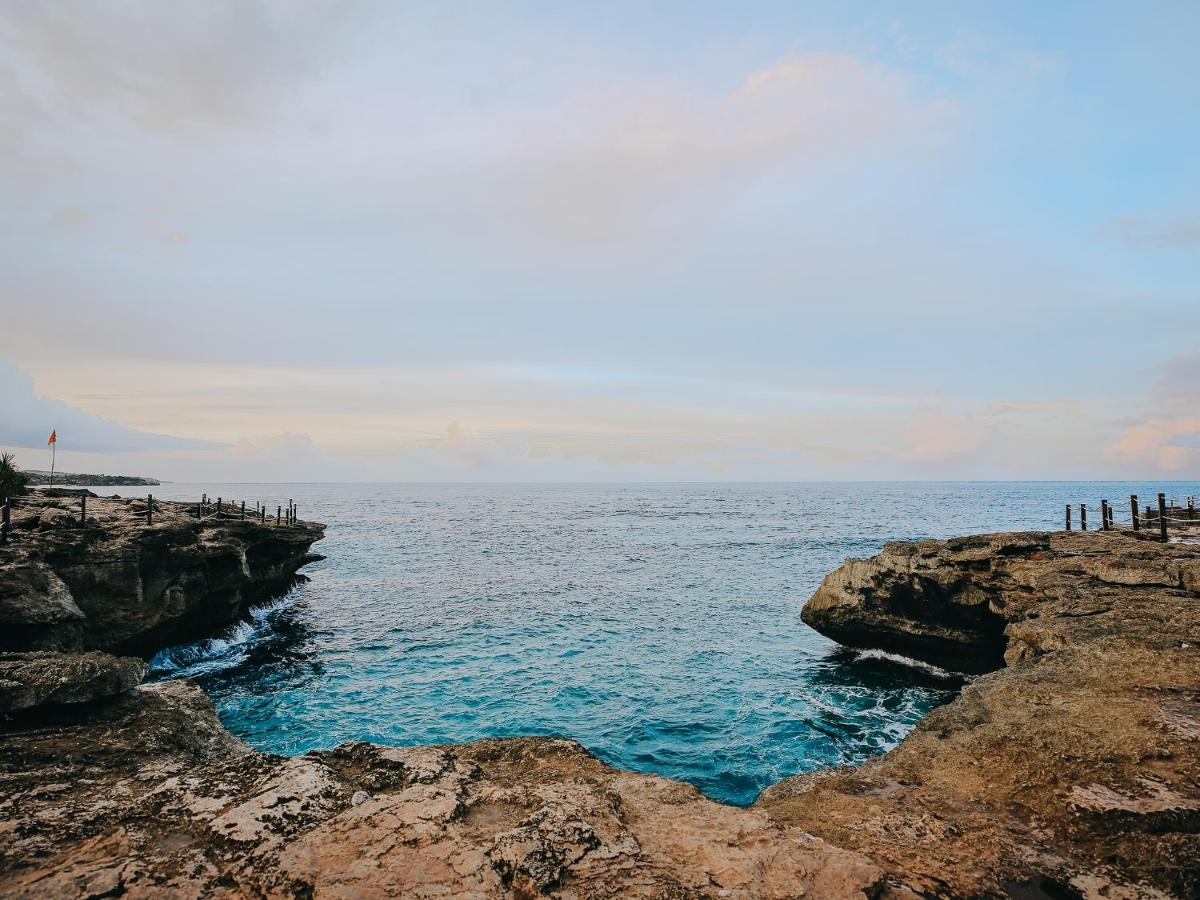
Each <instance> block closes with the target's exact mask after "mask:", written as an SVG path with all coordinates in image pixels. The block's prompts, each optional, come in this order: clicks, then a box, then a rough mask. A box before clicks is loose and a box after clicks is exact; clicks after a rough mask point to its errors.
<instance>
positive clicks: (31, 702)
mask: <svg viewBox="0 0 1200 900" xmlns="http://www.w3.org/2000/svg"><path fill="white" fill-rule="evenodd" d="M145 675H146V664H145V663H144V662H143V661H142V660H140V659H136V658H133V657H128V656H126V657H119V656H110V655H109V654H107V653H54V652H40V653H0V713H13V712H22V711H25V710H30V709H34V708H36V707H39V706H48V705H60V704H64V703H90V702H92V701H95V700H103V699H105V698H108V697H114V696H116V695H118V694H123V693H125V692H126V691H131V690H133V689H134V688H135V687H137V686H138V685H139V684H140V683H141V681H142V679H143V678H144V677H145Z"/></svg>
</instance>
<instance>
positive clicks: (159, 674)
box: [150, 598, 290, 678]
mask: <svg viewBox="0 0 1200 900" xmlns="http://www.w3.org/2000/svg"><path fill="white" fill-rule="evenodd" d="M289 602H290V601H289V599H288V598H281V599H279V600H276V601H275V602H273V603H267V604H263V605H262V606H257V607H255V608H253V609H251V610H250V611H249V612H248V613H247V616H246V618H245V619H241V620H240V621H238V622H236V623H235V624H233V625H232V626H230V627H229V628H228V629H227V630H226V631H225V632H223V633H222V634H220V635H218V636H217V637H212V638H206V639H204V640H200V641H194V642H192V643H190V644H177V645H175V646H173V647H167V648H165V649H163V650H160V651H159V652H158V653H156V654H155V655H154V657H153V658H152V659H151V660H150V677H151V678H184V677H189V676H193V675H208V674H211V673H213V672H219V671H222V670H224V669H229V668H232V667H233V666H236V665H238V664H239V663H240V662H242V660H244V659H245V658H246V654H247V652H248V650H249V649H250V647H251V645H253V643H254V642H255V641H256V640H258V639H260V638H261V637H262V636H263V635H264V634H266V632H267V630H268V629H269V628H270V617H271V615H272V613H275V612H277V611H278V610H280V609H282V608H283V607H284V606H287V605H288V603H289Z"/></svg>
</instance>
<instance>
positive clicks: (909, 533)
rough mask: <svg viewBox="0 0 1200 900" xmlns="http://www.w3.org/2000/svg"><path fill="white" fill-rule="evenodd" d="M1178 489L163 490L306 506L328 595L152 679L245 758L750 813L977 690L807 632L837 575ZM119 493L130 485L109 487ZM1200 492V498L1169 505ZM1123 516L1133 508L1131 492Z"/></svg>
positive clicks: (268, 617) (216, 643)
mask: <svg viewBox="0 0 1200 900" xmlns="http://www.w3.org/2000/svg"><path fill="white" fill-rule="evenodd" d="M1162 489H1163V487H1162V486H1161V485H1146V484H1111V483H1105V484H1099V483H1047V482H1040V483H946V484H931V483H899V484H863V483H855V484H665V485H647V484H630V485H596V484H587V485H563V484H553V485H549V484H548V485H528V484H490V485H488V484H457V485H449V484H439V485H428V484H427V485H420V484H386V485H364V484H306V485H260V484H223V485H218V484H196V485H191V484H188V485H185V484H165V485H162V486H159V487H155V488H152V489H151V488H146V489H142V488H120V489H116V490H119V491H120V492H121V493H123V494H126V495H133V494H139V493H144V492H145V491H147V490H153V491H154V493H155V496H157V497H160V498H162V499H187V500H194V499H197V498H199V496H200V494H201V493H202V492H203V493H207V494H208V495H209V496H210V497H214V498H215V497H217V496H220V497H223V498H224V499H226V500H236V501H240V500H243V499H245V500H247V501H249V504H250V505H251V506H252V505H253V503H254V501H256V500H260V501H262V502H264V503H266V504H267V506H268V508H269V509H271V510H274V508H275V507H276V506H277V505H278V504H281V503H282V504H286V503H287V501H288V500H289V499H294V500H295V501H296V503H297V504H298V506H299V510H300V516H301V518H303V519H309V520H317V521H321V522H325V523H326V524H327V525H328V530H327V531H326V537H325V539H324V540H323V541H321V542H320V543H319V544H317V545H316V547H315V550H317V551H319V552H321V553H323V554H325V555H326V556H327V559H325V560H324V561H322V562H320V563H317V564H315V565H313V566H310V567H309V568H307V569H306V570H305V572H306V573H307V574H308V576H309V577H310V579H311V580H310V581H309V582H307V583H305V584H301V585H298V586H297V587H295V588H294V589H293V590H292V591H291V592H290V593H289V594H288V595H287V596H286V597H284V598H283V599H282V600H280V601H278V602H276V603H274V604H272V605H270V606H267V607H264V608H260V609H258V610H255V611H254V612H253V613H252V614H251V616H250V617H249V618H248V619H247V621H245V622H241V623H239V624H237V625H236V626H234V627H232V628H230V629H228V630H226V631H225V632H223V633H221V634H219V635H216V636H214V637H213V638H212V639H209V640H204V641H200V642H197V643H195V644H191V645H187V646H180V647H172V648H169V649H167V650H164V651H163V652H162V653H160V654H158V656H157V657H155V659H154V660H153V663H152V675H153V677H156V678H174V677H179V676H188V677H191V678H194V679H196V680H197V681H198V682H199V683H200V684H201V686H203V688H204V689H205V690H206V691H207V692H208V694H209V695H210V696H211V697H212V699H213V700H214V701H215V703H216V706H217V710H218V712H219V714H220V716H221V719H222V721H223V722H224V723H225V725H226V727H227V728H228V729H229V730H230V731H232V732H233V733H234V734H236V735H238V736H239V737H241V738H242V739H243V740H245V741H246V742H248V743H249V744H251V745H253V746H255V747H258V748H260V749H263V750H269V751H273V752H276V753H285V754H291V753H300V752H303V751H305V750H309V749H312V748H326V747H331V746H333V745H335V744H337V743H338V742H340V741H345V740H352V739H356V740H367V741H376V742H381V743H392V744H428V743H445V742H452V741H469V740H474V739H476V738H483V737H494V736H508V735H561V736H565V737H570V738H574V739H575V740H578V741H579V742H581V743H582V744H583V745H584V746H585V747H587V748H588V749H589V750H591V751H592V752H593V753H595V754H596V755H597V756H598V757H600V758H601V759H603V760H604V761H606V762H608V763H611V764H613V765H615V766H620V767H623V768H627V769H632V770H635V771H639V772H650V773H657V774H661V775H666V776H669V777H671V778H678V779H682V780H685V781H689V782H691V783H692V784H694V785H696V786H697V787H699V788H700V789H701V790H702V791H704V792H705V793H706V794H708V795H709V796H711V797H714V798H716V799H719V800H723V801H726V802H729V803H737V804H746V803H749V802H751V801H752V800H753V799H754V797H755V796H756V795H757V793H758V792H759V791H760V790H761V789H762V788H764V787H765V786H767V785H769V784H772V783H773V782H775V781H778V780H779V779H780V778H783V777H785V776H788V775H794V774H797V773H801V772H809V771H812V770H815V769H819V768H823V767H825V766H830V765H839V764H854V763H858V762H861V761H862V760H864V759H866V758H867V757H870V756H872V755H874V754H879V753H882V752H885V751H886V750H888V749H889V748H891V747H893V746H894V745H895V744H896V743H898V742H899V741H900V740H901V739H902V738H903V737H904V736H905V735H906V734H907V733H908V732H909V731H910V730H911V729H912V728H913V726H914V725H915V724H916V723H917V721H918V720H920V719H921V717H922V716H924V715H925V714H926V713H927V712H929V710H931V709H932V708H934V707H936V706H938V705H939V704H942V703H945V702H947V701H948V700H949V699H951V698H952V697H953V696H954V695H955V693H956V692H957V690H958V689H959V688H960V687H961V685H962V678H961V676H958V675H956V674H954V673H949V672H943V671H941V670H939V669H937V668H934V667H928V666H920V665H914V664H911V661H906V660H904V659H903V658H898V657H892V656H889V655H887V654H880V653H873V652H867V653H855V652H851V651H846V650H842V649H840V648H839V647H838V646H837V645H836V644H834V643H833V642H832V641H829V640H827V639H826V638H824V637H822V636H821V635H819V634H817V633H816V632H814V631H813V630H811V629H810V628H808V627H807V626H806V625H804V624H803V623H802V622H801V621H800V609H801V607H802V606H803V605H804V602H805V600H807V599H808V597H809V596H811V594H812V593H813V591H814V590H815V589H816V588H817V586H818V585H819V584H820V582H821V579H822V578H823V577H824V575H825V574H826V573H827V572H829V571H831V570H833V569H834V568H836V567H837V566H838V565H839V564H840V563H841V562H842V560H843V559H845V558H846V557H852V556H856V557H865V556H870V555H871V554H874V553H877V552H879V550H880V549H881V548H882V546H883V544H884V543H885V542H886V541H889V540H894V539H905V538H907V539H917V538H927V537H947V536H952V535H958V534H969V533H974V532H979V531H998V530H1011V529H1025V528H1061V527H1062V520H1063V505H1064V504H1065V503H1068V502H1070V503H1073V504H1077V503H1079V502H1087V503H1088V504H1089V508H1090V509H1092V510H1093V513H1092V515H1093V519H1094V521H1095V522H1098V521H1099V501H1100V499H1101V498H1102V497H1104V498H1107V499H1110V500H1112V501H1113V502H1114V503H1116V504H1118V509H1123V508H1125V507H1127V506H1128V496H1129V494H1130V493H1139V494H1141V495H1142V496H1143V497H1151V496H1153V493H1154V492H1155V491H1157V490H1162ZM100 490H102V491H104V492H106V493H107V492H108V490H109V489H107V488H103V489H100ZM1170 490H1171V492H1172V493H1174V494H1176V495H1186V494H1200V484H1197V483H1192V484H1187V485H1175V486H1172V487H1170ZM1122 497H1124V498H1125V501H1124V502H1123V503H1122V501H1121V498H1122Z"/></svg>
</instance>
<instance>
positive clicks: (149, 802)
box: [0, 681, 887, 900]
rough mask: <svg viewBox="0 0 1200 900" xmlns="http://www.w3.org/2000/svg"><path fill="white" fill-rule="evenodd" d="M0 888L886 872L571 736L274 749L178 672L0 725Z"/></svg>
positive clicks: (482, 885)
mask: <svg viewBox="0 0 1200 900" xmlns="http://www.w3.org/2000/svg"><path fill="white" fill-rule="evenodd" d="M0 737H2V739H0V778H2V779H3V782H4V784H5V785H6V790H5V791H4V793H3V794H2V795H0V821H2V822H3V823H4V824H3V826H0V827H2V828H3V832H0V833H3V836H4V839H3V840H0V895H3V896H5V897H14V898H16V897H29V898H34V897H37V898H42V897H48V896H54V897H96V896H107V895H114V896H115V895H118V894H119V895H121V896H126V897H162V896H180V897H184V896H186V897H195V896H206V897H244V896H270V897H299V896H304V897H311V896H317V897H322V896H329V897H383V896H405V897H408V896H417V897H437V896H441V897H497V896H511V897H531V896H536V895H539V894H547V895H552V896H560V897H627V896H633V897H638V896H640V897H714V898H716V897H800V896H811V897H821V898H859V900H862V898H867V897H876V896H880V895H881V893H884V892H885V891H886V890H887V884H886V880H885V877H884V872H883V870H882V869H881V868H880V867H879V866H877V865H875V864H874V863H872V862H871V861H870V860H868V859H866V858H865V857H863V856H862V855H860V854H857V853H851V852H847V851H845V850H840V849H838V848H836V847H832V846H830V845H828V844H826V843H825V842H824V841H821V840H819V839H817V838H814V837H811V836H809V835H807V834H805V833H804V832H802V831H800V830H799V829H794V828H788V827H785V826H781V825H779V824H776V823H774V822H772V821H771V819H770V818H769V817H768V816H767V814H766V813H764V812H762V811H758V810H743V809H737V808H734V807H728V806H723V805H721V804H719V803H716V802H714V801H712V800H708V799H706V798H704V797H703V796H701V795H700V793H699V792H698V791H696V790H695V788H692V787H690V786H687V785H683V784H679V783H676V782H671V781H668V780H666V779H663V778H658V777H654V776H647V775H635V774H631V773H628V772H621V771H619V770H616V769H612V768H610V767H608V766H606V765H604V764H603V763H601V762H599V761H598V760H597V759H595V758H594V757H593V756H591V755H590V754H588V753H587V752H586V751H585V750H584V749H583V748H582V747H580V746H579V745H578V744H576V743H575V742H573V741H567V740H560V739H555V738H513V739H508V740H489V741H480V742H477V743H473V744H465V745H460V746H446V747H407V748H398V747H378V746H374V745H371V744H361V743H353V744H344V745H342V746H340V747H338V748H336V749H334V750H331V751H328V752H319V753H318V752H314V753H308V754H305V755H303V756H298V757H293V758H284V757H279V756H272V755H269V754H263V753H258V752H255V751H251V750H249V749H247V748H246V747H244V746H242V745H240V744H238V743H237V742H236V741H234V740H233V739H232V738H230V737H229V735H227V734H226V733H225V732H224V730H223V729H222V728H221V726H220V723H219V722H218V721H217V719H216V716H215V714H214V712H213V709H212V706H211V704H210V703H209V701H208V699H207V698H206V697H205V696H204V695H203V693H201V692H200V691H199V689H197V688H195V687H193V686H192V685H190V684H189V683H187V682H183V681H176V682H167V683H162V684H155V685H149V686H146V687H142V688H139V689H138V690H136V691H134V692H133V693H132V694H128V695H126V696H125V697H123V698H120V699H118V700H117V701H115V702H114V703H113V704H111V705H110V706H109V707H108V708H106V709H105V710H103V711H101V712H99V713H96V712H93V713H91V714H90V715H89V716H86V717H83V716H80V715H78V714H72V713H70V712H69V711H67V712H63V713H61V714H60V715H59V717H58V718H55V719H51V720H49V721H47V722H45V723H44V724H43V725H42V726H41V727H39V728H37V729H22V728H20V727H17V728H15V729H14V728H11V727H10V728H9V729H7V733H4V734H3V735H0Z"/></svg>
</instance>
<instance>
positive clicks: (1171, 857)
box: [757, 533, 1200, 897]
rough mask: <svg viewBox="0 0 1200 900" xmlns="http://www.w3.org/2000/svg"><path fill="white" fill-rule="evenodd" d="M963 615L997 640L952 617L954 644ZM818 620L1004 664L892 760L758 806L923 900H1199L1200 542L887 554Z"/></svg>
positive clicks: (911, 648) (920, 648) (888, 640)
mask: <svg viewBox="0 0 1200 900" xmlns="http://www.w3.org/2000/svg"><path fill="white" fill-rule="evenodd" d="M954 604H965V605H967V606H969V607H971V608H972V609H974V610H975V612H973V613H972V615H975V616H977V622H979V623H981V624H979V625H978V626H976V627H975V628H972V627H971V626H970V625H969V624H964V619H963V618H962V617H961V616H959V615H958V613H957V612H952V613H951V614H950V616H949V618H950V619H951V621H953V622H954V625H953V628H951V629H947V630H938V622H939V616H940V615H941V612H942V610H944V609H945V608H947V606H948V605H954ZM805 620H806V621H807V622H809V623H810V624H811V625H813V627H815V628H817V629H818V630H821V631H824V632H825V633H827V634H829V635H830V636H831V637H834V638H835V639H837V640H843V639H848V641H850V642H853V643H854V644H856V645H859V646H861V645H862V643H863V642H865V641H868V640H869V636H870V634H871V633H872V632H877V633H879V634H880V635H881V636H882V639H881V640H880V642H879V644H882V645H883V646H886V647H889V648H892V649H895V650H898V651H899V652H901V653H905V654H908V655H910V656H916V657H922V658H925V659H930V660H933V661H935V662H939V663H943V664H945V663H947V662H949V663H951V664H954V663H955V662H959V663H962V661H964V660H966V661H976V662H978V661H979V660H981V659H983V658H990V659H992V660H993V661H995V662H996V665H999V666H1003V667H1002V668H999V669H998V671H994V672H992V673H991V674H988V675H985V676H983V677H981V678H978V679H977V680H975V681H974V682H972V683H971V684H969V685H968V686H967V687H966V688H965V689H964V690H963V692H962V695H961V696H960V697H959V699H957V700H956V701H954V702H953V703H950V704H948V705H947V706H944V707H942V708H941V709H938V710H936V711H934V712H933V713H931V714H930V715H929V716H928V717H926V719H925V720H924V721H922V722H921V723H920V724H919V725H918V727H917V729H916V731H915V732H914V733H913V734H912V735H910V736H909V737H908V738H907V739H906V740H905V741H904V742H903V743H901V745H900V746H899V747H898V748H896V749H895V750H893V751H892V752H891V753H888V754H887V755H885V756H883V757H880V758H879V759H876V760H873V761H871V762H868V763H867V764H866V765H864V766H861V767H859V768H857V769H853V770H844V771H843V770H839V771H831V772H824V773H819V774H817V775H813V776H804V777H799V778H792V779H787V780H785V781H783V782H781V783H780V784H778V785H776V786H774V787H772V788H769V789H768V790H767V791H765V792H764V794H763V796H762V797H760V799H759V801H758V803H757V807H758V808H760V809H764V810H766V811H768V812H769V813H770V814H771V816H772V817H773V818H774V819H775V820H776V821H779V822H781V823H787V824H790V825H794V826H798V827H801V828H804V829H806V830H808V831H811V832H812V833H813V834H815V835H818V836H820V837H823V838H825V839H826V840H828V841H830V842H832V843H835V844H837V845H838V846H842V847H846V848H850V849H855V850H859V851H861V852H863V853H865V854H867V855H868V856H870V857H871V858H872V859H874V860H875V861H876V862H877V863H879V864H880V865H882V866H883V867H884V868H886V869H887V870H888V871H889V873H891V874H892V876H893V877H895V878H897V879H898V880H900V881H902V882H903V883H905V884H907V885H909V886H911V887H913V888H914V889H918V890H920V891H923V892H930V893H935V894H953V895H963V896H977V895H988V894H999V893H1000V892H1001V891H1002V890H1006V889H1016V890H1022V891H1024V892H1026V895H1029V892H1030V891H1033V892H1034V895H1036V894H1037V892H1038V891H1045V892H1049V894H1050V895H1052V896H1109V897H1112V896H1122V897H1158V896H1162V893H1159V892H1169V893H1170V894H1173V895H1175V896H1181V897H1183V896H1188V897H1191V896H1200V640H1198V639H1200V544H1195V543H1192V544H1187V543H1174V544H1168V545H1162V544H1157V543H1152V542H1147V541H1140V540H1135V539H1134V538H1133V537H1132V536H1131V535H1126V534H1115V533H1102V534H1077V533H1076V534H1065V533H1057V534H1009V535H1004V534H999V535H987V536H983V537H979V538H970V539H962V540H953V541H926V542H922V543H920V544H889V545H888V546H887V548H886V549H885V550H884V552H883V553H882V554H881V555H880V556H878V557H876V558H874V559H871V560H867V561H851V562H849V563H847V564H846V565H844V566H843V567H842V568H841V569H839V570H838V571H837V572H835V573H833V574H832V575H830V576H829V577H828V578H826V580H825V583H824V584H823V585H822V586H821V589H820V590H819V591H818V592H817V594H816V595H815V596H814V597H813V599H812V601H811V602H810V606H809V607H808V608H806V610H805ZM996 622H999V623H1000V624H1001V626H1002V630H1001V631H999V633H998V637H997V636H996V635H997V626H996ZM931 629H932V630H933V631H934V632H936V640H935V641H931V640H930V636H931ZM993 641H998V642H999V645H998V646H994V645H993V643H992V642H993ZM981 645H982V646H985V647H987V648H990V649H989V651H988V653H987V656H986V657H985V656H984V654H983V650H981V649H980V648H981ZM1001 654H1002V655H1003V660H999V659H998V658H999V656H1000V655H1001ZM960 667H965V666H960ZM974 667H975V668H982V666H981V665H976V666H974Z"/></svg>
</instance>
